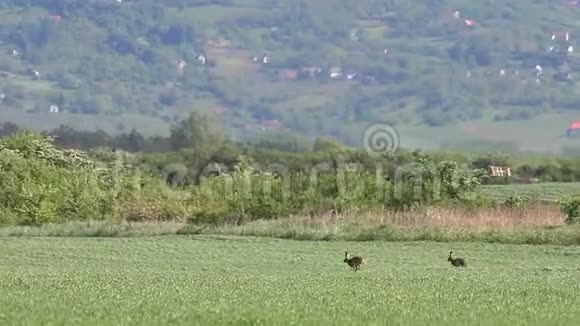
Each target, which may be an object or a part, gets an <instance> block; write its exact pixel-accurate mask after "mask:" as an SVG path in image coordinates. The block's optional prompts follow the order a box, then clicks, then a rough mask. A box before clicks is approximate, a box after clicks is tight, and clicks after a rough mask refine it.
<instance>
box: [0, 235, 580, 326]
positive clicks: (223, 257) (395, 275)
mask: <svg viewBox="0 0 580 326" xmlns="http://www.w3.org/2000/svg"><path fill="white" fill-rule="evenodd" d="M0 247H1V248H2V251H0V291H1V292H2V295H1V296H0V305H1V306H2V314H1V315H0V322H2V324H5V325H13V324H35V325H37V324H69V323H75V324H77V325H81V324H82V325H103V324H124V325H144V324H147V325H167V324H173V325H191V324H203V325H223V324H236V325H281V324H284V325H288V324H300V325H321V324H333V325H342V324H345V325H346V324H385V323H386V324H389V325H394V324H396V325H417V324H429V325H446V326H448V325H473V324H478V325H505V324H510V325H538V326H540V325H549V324H557V325H566V326H567V325H570V326H572V325H576V324H577V322H578V319H579V318H580V311H579V305H580V301H579V298H580V297H579V296H578V291H579V290H580V287H579V285H578V262H579V261H578V255H579V254H580V250H579V249H578V248H577V247H553V246H511V245H498V244H463V243H453V244H447V243H446V244H438V243H430V242H427V243H380V242H366V243H346V242H334V243H333V242H306V241H302V242H298V241H284V240H272V239H249V238H242V239H240V238H233V237H219V238H217V239H216V238H210V237H179V238H178V237H165V238H161V239H147V238H139V239H119V238H117V239H114V238H113V239H90V238H77V239H74V238H73V239H43V238H11V239H5V238H4V239H3V238H0ZM450 247H451V248H453V250H454V253H455V254H456V255H457V256H461V257H465V259H466V261H467V268H465V269H456V268H454V267H453V266H451V264H449V262H447V261H446V259H447V255H448V252H449V248H450ZM345 250H349V252H350V253H351V254H353V255H355V254H360V255H362V256H363V257H364V258H365V259H366V260H367V263H366V264H365V265H363V266H362V269H361V270H359V271H357V272H356V273H355V272H352V271H350V270H348V266H347V265H346V264H345V263H343V262H342V259H343V257H344V251H345Z"/></svg>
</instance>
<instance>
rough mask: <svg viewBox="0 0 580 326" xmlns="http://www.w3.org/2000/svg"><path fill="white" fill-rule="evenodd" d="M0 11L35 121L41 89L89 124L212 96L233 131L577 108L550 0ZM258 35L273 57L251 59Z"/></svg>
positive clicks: (15, 88) (350, 137) (570, 20)
mask: <svg viewBox="0 0 580 326" xmlns="http://www.w3.org/2000/svg"><path fill="white" fill-rule="evenodd" d="M329 8H332V10H329ZM455 9H457V10H459V12H460V15H461V17H460V18H459V19H454V18H453V16H452V15H451V13H450V11H451V12H452V11H453V10H455ZM0 18H1V21H2V24H1V29H0V39H1V40H2V44H0V50H1V54H0V72H2V74H3V75H7V76H11V77H10V78H6V79H4V78H2V79H1V80H0V91H1V93H3V94H5V98H3V99H2V100H0V101H1V102H2V106H3V107H4V106H6V107H7V108H10V109H12V110H14V111H18V112H19V113H21V111H29V112H34V116H35V117H38V120H39V121H42V127H44V126H45V123H49V122H50V123H54V121H58V123H61V122H62V119H55V120H51V119H46V120H45V119H42V118H41V117H43V115H42V114H43V112H42V111H47V110H48V107H49V106H50V105H51V104H52V103H55V104H58V106H59V108H60V109H61V110H62V111H64V112H68V113H78V114H82V115H83V116H87V115H88V116H92V117H93V120H88V121H90V122H93V123H92V124H93V125H96V123H94V122H96V121H98V122H102V121H103V120H104V119H105V118H107V120H108V121H113V122H109V123H108V124H114V126H108V129H109V130H110V129H115V128H117V127H118V126H117V125H118V124H119V120H118V119H116V118H117V117H120V116H121V115H120V114H121V113H123V115H122V117H123V119H124V123H125V124H129V123H128V122H127V121H128V120H129V119H132V118H130V117H135V116H139V117H147V118H149V120H148V121H149V122H148V125H142V124H140V123H139V122H135V123H132V126H139V127H140V128H142V129H141V131H142V132H144V131H147V132H151V133H160V132H161V130H156V129H157V128H153V127H152V125H153V123H155V124H156V125H163V126H165V128H168V127H169V126H170V125H171V124H172V122H173V121H175V120H174V119H178V118H181V117H183V116H184V115H185V114H186V113H187V112H186V111H185V110H189V109H190V108H195V109H200V110H202V109H203V110H208V111H209V110H213V109H217V108H219V109H220V110H219V112H221V113H220V118H221V119H222V120H223V121H224V127H225V129H226V130H227V131H228V133H231V134H232V135H236V136H239V135H254V134H256V131H258V130H260V129H262V128H268V127H269V126H272V125H273V126H274V129H280V126H283V127H290V128H291V129H294V130H296V131H298V132H301V133H303V134H306V135H309V136H321V135H333V136H334V137H336V138H339V139H341V140H343V141H344V142H347V143H349V144H351V145H352V144H354V142H355V141H358V140H359V138H360V137H359V135H360V132H359V131H360V130H359V129H361V128H362V127H361V126H364V125H368V123H375V122H378V121H391V122H397V123H398V124H399V125H431V126H446V125H450V124H456V123H458V122H461V121H472V120H479V119H484V120H487V121H494V120H495V121H499V120H520V121H522V120H526V119H530V118H532V117H534V116H537V115H540V114H544V113H557V112H560V111H562V110H566V111H570V110H572V111H573V110H576V109H577V108H576V105H575V103H577V102H578V95H577V93H578V92H576V84H575V82H574V81H573V80H569V79H568V78H567V74H568V72H571V73H573V72H574V71H576V70H577V68H578V67H577V65H578V62H576V60H574V55H573V54H572V55H568V54H567V46H568V45H570V44H573V40H571V41H570V42H566V41H563V40H557V41H555V42H552V41H551V40H550V32H551V31H552V30H559V29H563V28H560V27H561V26H559V25H562V26H566V30H569V32H570V35H575V34H578V30H577V28H576V27H574V21H575V19H576V17H575V15H574V11H573V10H569V9H568V7H566V6H565V5H560V4H553V1H550V0H539V1H534V2H533V3H531V4H530V2H529V1H525V0H517V1H507V0H501V1H496V2H494V3H493V4H487V3H486V4H481V3H478V2H468V3H467V2H465V3H463V2H461V3H459V2H457V1H451V0H445V1H418V2H416V3H414V4H413V6H409V5H408V2H405V1H388V2H377V1H374V0H360V1H355V2H340V1H336V0H319V1H316V3H314V2H312V1H295V0H283V1H270V2H268V1H255V0H236V1H219V0H207V1H170V0H164V1H154V0H142V1H138V2H134V3H117V2H115V1H110V2H108V3H102V2H101V1H8V2H5V3H3V4H1V5H0ZM464 19H473V20H474V21H475V22H476V26H475V27H472V28H471V27H468V26H466V25H465V22H464ZM419 21H422V22H428V23H427V24H417V22H419ZM572 37H573V36H572ZM77 40H83V42H78V41H77ZM550 46H554V47H555V51H554V52H551V53H548V52H546V49H547V48H549V47H550ZM385 49H387V50H388V52H387V54H385V53H384V52H383V51H384V50H385ZM12 50H17V51H18V55H17V56H13V55H12ZM264 50H268V56H269V57H270V59H271V60H270V62H269V63H267V64H260V63H256V62H253V61H252V60H251V58H252V57H253V56H258V57H260V56H261V54H262V52H263V51H264ZM200 54H204V55H206V56H207V62H206V64H205V65H204V64H201V63H200V62H199V61H198V59H197V57H198V55H200ZM182 60H183V61H184V62H185V63H187V65H186V66H185V67H184V68H183V70H181V69H180V68H179V67H180V65H179V63H180V62H181V61H182ZM87 62H90V64H87ZM536 64H540V65H541V66H542V67H543V74H542V75H541V76H539V81H540V83H539V84H538V83H537V82H536V78H537V77H538V76H536V75H535V72H534V67H535V65H536ZM335 65H336V66H339V67H341V68H342V72H343V74H342V77H340V78H338V79H333V78H331V77H330V69H331V68H332V67H333V66H335ZM318 68H319V69H320V70H318ZM502 69H503V70H504V71H505V75H504V76H500V70H502ZM30 70H37V71H39V72H40V79H38V80H33V79H32V78H30V77H31V74H32V73H31V71H30ZM468 71H469V72H470V73H471V75H470V76H471V77H470V78H466V73H467V72H468ZM516 71H517V74H516ZM351 73H356V76H355V77H354V78H352V79H349V78H347V77H346V76H352V75H351ZM294 76H295V77H294ZM221 109H225V110H221ZM3 110H4V108H3ZM24 117H25V118H24ZM74 117H75V118H76V116H74ZM67 118H69V117H67ZM24 119H26V121H24ZM14 120H18V121H16V122H22V123H24V122H27V121H28V120H30V116H26V115H24V116H22V115H19V116H18V117H15V118H14ZM73 120H76V119H74V118H73V119H71V121H73ZM51 121H52V122H51ZM89 124H91V123H89ZM129 128H131V127H129ZM354 134H356V135H354Z"/></svg>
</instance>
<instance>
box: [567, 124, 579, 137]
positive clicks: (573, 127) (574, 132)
mask: <svg viewBox="0 0 580 326" xmlns="http://www.w3.org/2000/svg"><path fill="white" fill-rule="evenodd" d="M578 134H580V121H572V122H571V123H570V125H568V129H566V137H575V136H578Z"/></svg>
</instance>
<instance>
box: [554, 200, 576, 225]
mask: <svg viewBox="0 0 580 326" xmlns="http://www.w3.org/2000/svg"><path fill="white" fill-rule="evenodd" d="M559 204H560V209H561V211H562V213H564V214H566V220H565V221H566V223H567V224H572V223H579V222H580V198H579V197H568V198H564V199H562V200H560V202H559Z"/></svg>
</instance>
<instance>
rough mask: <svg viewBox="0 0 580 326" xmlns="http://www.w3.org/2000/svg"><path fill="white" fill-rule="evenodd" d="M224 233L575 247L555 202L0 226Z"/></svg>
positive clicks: (579, 234) (18, 231) (68, 232)
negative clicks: (204, 220)
mask: <svg viewBox="0 0 580 326" xmlns="http://www.w3.org/2000/svg"><path fill="white" fill-rule="evenodd" d="M176 234H180V235H227V236H254V237H271V238H281V239H293V240H312V241H317V240H318V241H320V240H322V241H331V240H341V241H374V240H377V241H438V242H452V241H470V242H493V243H506V244H507V243H509V244H552V245H580V226H578V225H571V226H567V225H565V223H564V217H563V216H562V214H561V213H560V211H559V208H558V206H556V205H553V204H541V205H533V206H528V207H526V208H506V207H504V208H486V209H465V208H429V209H417V210H412V211H407V212H402V213H393V212H385V213H380V214H379V213H351V214H342V215H335V214H319V215H316V216H293V217H290V218H281V219H273V220H256V221H253V222H250V223H247V224H242V225H225V224H224V225H192V224H187V223H184V222H178V223H176V222H148V223H142V222H137V223H128V222H124V221H117V222H92V223H87V222H75V223H64V224H51V225H42V226H38V227H8V228H2V229H0V237H2V236H53V237H59V236H61V237H71V236H80V237H95V236H96V237H134V236H159V235H176Z"/></svg>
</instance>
